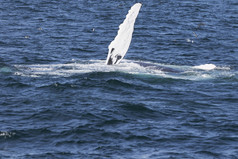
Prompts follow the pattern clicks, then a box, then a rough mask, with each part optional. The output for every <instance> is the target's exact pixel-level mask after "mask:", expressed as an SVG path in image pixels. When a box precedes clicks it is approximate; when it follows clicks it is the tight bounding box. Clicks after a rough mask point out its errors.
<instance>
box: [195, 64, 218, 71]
mask: <svg viewBox="0 0 238 159" xmlns="http://www.w3.org/2000/svg"><path fill="white" fill-rule="evenodd" d="M193 68H195V69H200V70H205V71H210V70H213V69H215V68H216V65H214V64H204V65H199V66H194V67H193Z"/></svg>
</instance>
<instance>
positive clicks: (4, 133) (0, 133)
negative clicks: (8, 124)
mask: <svg viewBox="0 0 238 159" xmlns="http://www.w3.org/2000/svg"><path fill="white" fill-rule="evenodd" d="M15 134H16V133H14V132H8V131H0V137H4V138H10V137H12V136H14V135H15Z"/></svg>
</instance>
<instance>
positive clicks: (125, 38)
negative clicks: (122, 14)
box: [106, 3, 141, 65]
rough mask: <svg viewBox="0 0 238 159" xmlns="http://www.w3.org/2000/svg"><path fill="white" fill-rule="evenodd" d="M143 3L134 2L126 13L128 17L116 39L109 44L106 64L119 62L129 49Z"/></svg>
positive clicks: (120, 27)
mask: <svg viewBox="0 0 238 159" xmlns="http://www.w3.org/2000/svg"><path fill="white" fill-rule="evenodd" d="M140 8H141V3H136V4H134V5H133V6H132V7H131V9H130V10H129V11H128V14H127V15H126V19H125V20H124V21H123V23H122V24H121V25H120V26H119V30H118V33H117V36H116V37H115V39H114V40H113V41H112V42H111V44H110V45H109V46H108V49H109V50H108V55H107V60H106V64H107V65H114V64H119V63H120V61H121V60H122V59H123V57H124V56H125V55H126V52H127V50H128V49H129V46H130V43H131V39H132V33H133V31H134V24H135V21H136V17H137V15H138V14H139V11H140Z"/></svg>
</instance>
